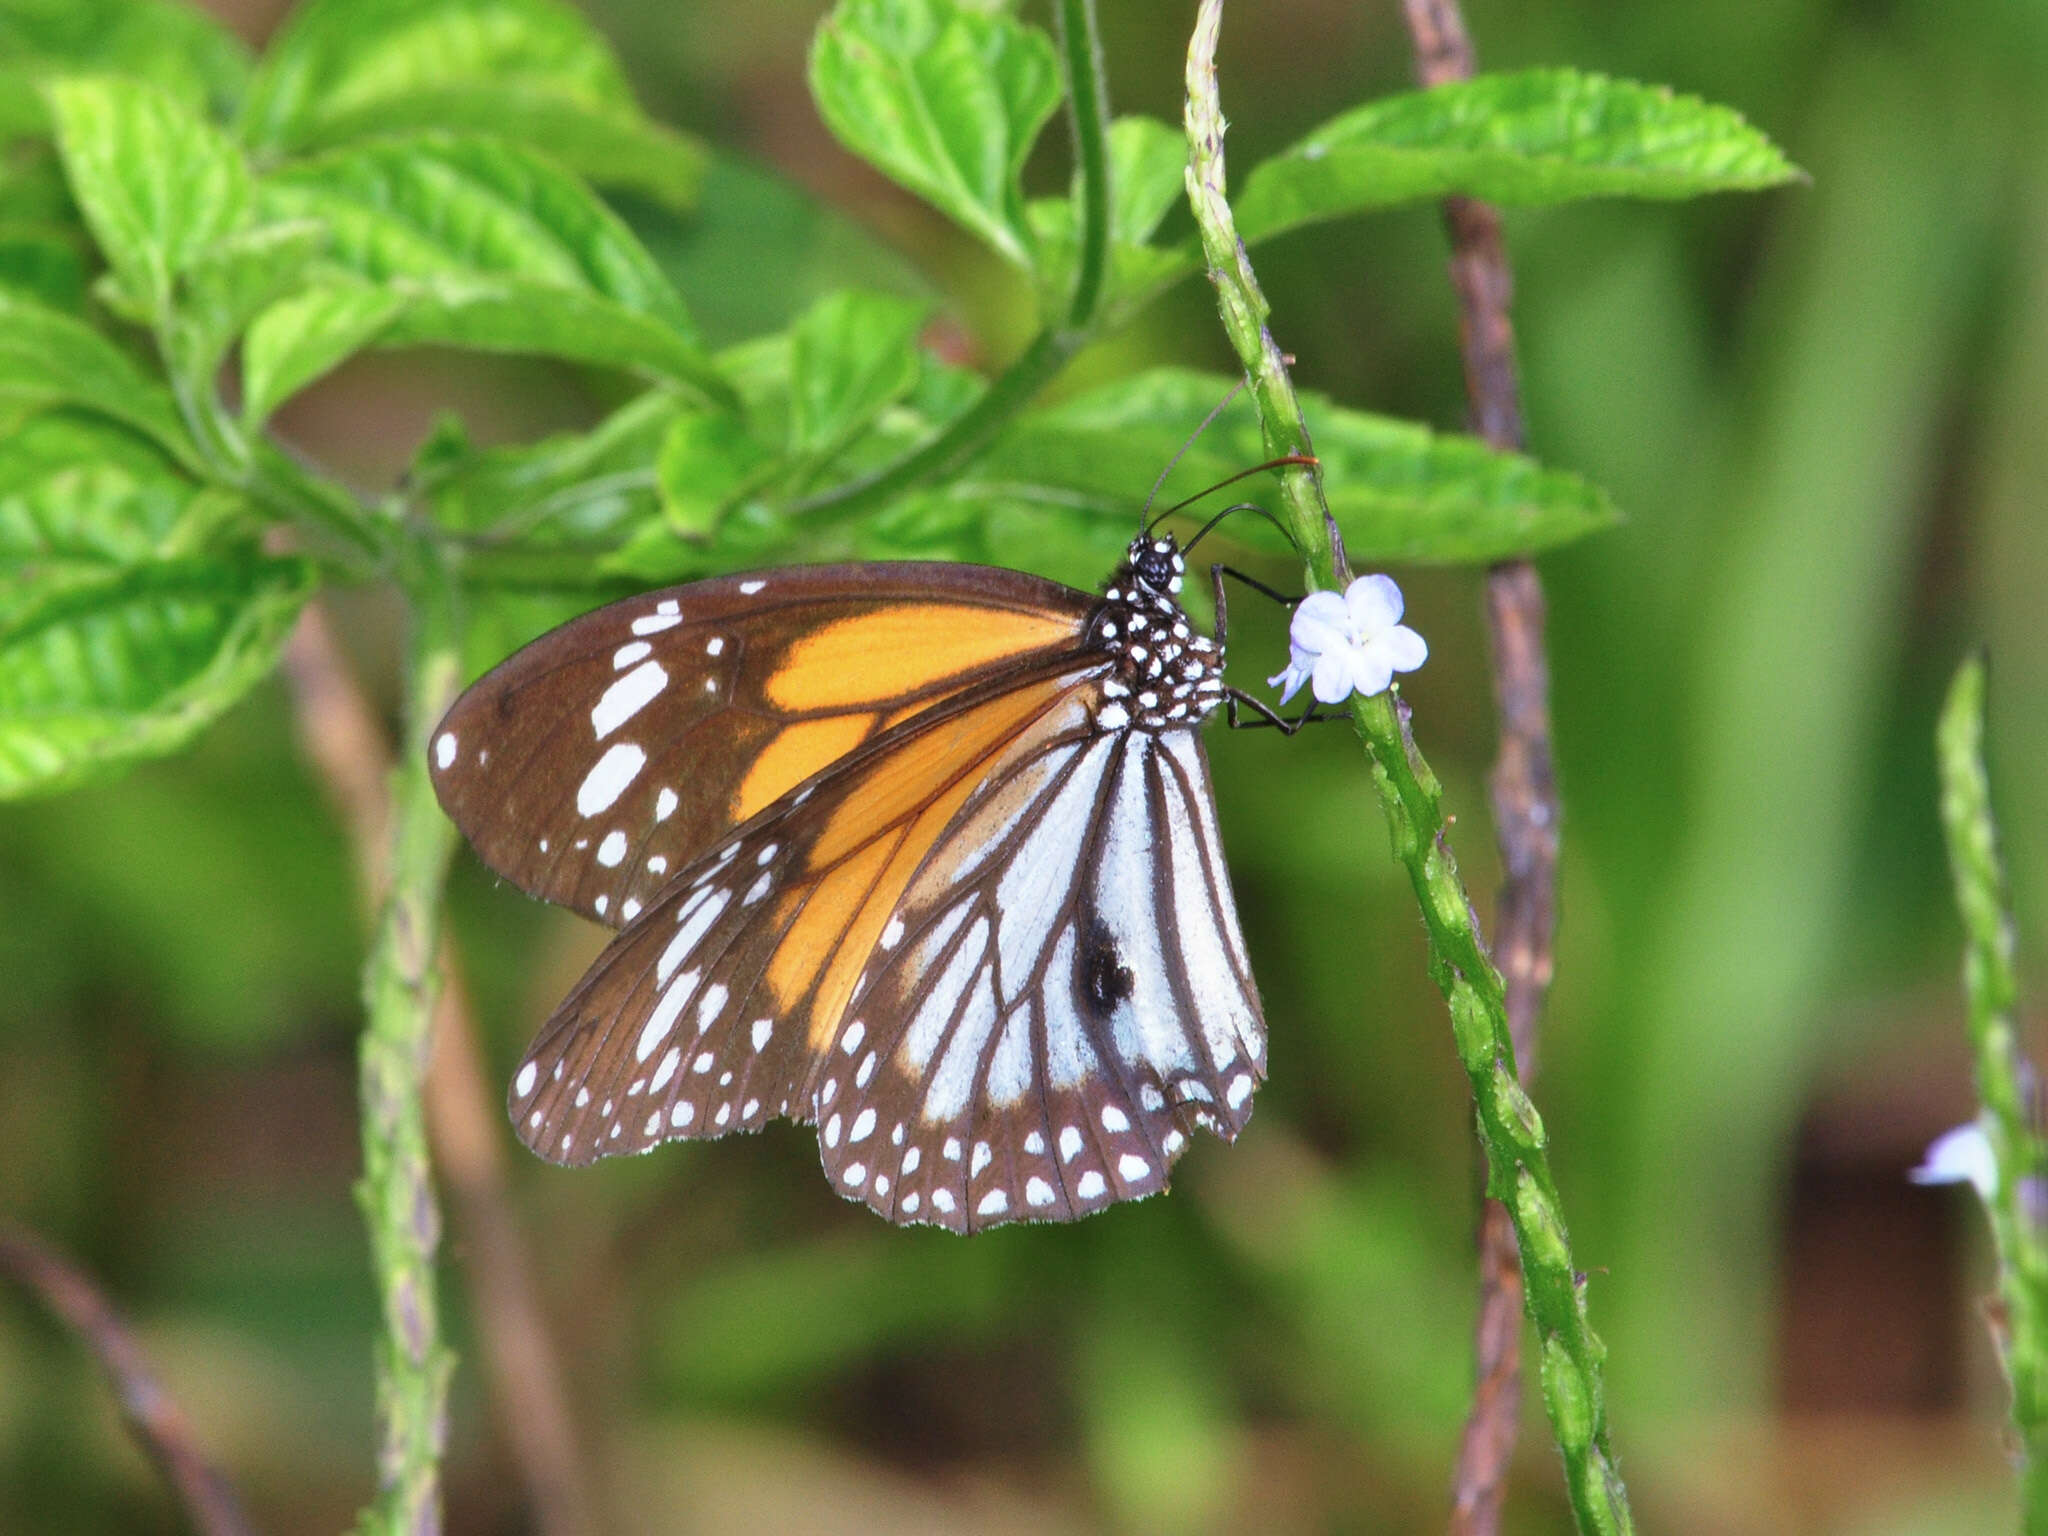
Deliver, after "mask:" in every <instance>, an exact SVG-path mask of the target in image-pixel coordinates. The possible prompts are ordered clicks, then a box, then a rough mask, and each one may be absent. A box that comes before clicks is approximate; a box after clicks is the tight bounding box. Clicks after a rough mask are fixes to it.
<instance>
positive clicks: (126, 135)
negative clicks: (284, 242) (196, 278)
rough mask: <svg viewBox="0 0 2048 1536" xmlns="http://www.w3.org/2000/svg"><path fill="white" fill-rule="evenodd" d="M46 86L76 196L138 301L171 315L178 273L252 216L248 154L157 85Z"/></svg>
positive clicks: (111, 80)
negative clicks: (244, 161)
mask: <svg viewBox="0 0 2048 1536" xmlns="http://www.w3.org/2000/svg"><path fill="white" fill-rule="evenodd" d="M45 91H46V95H47V98H48V100H49V104H50V115H51V118H52V121H53V125H54V127H55V130H56V135H57V149H58V153H59V154H60V155H61V156H62V157H63V160H64V170H65V174H66V175H67V176H68V177H69V178H70V181H71V192H72V195H73V196H74V197H75V198H77V200H78V206H79V210H80V212H82V213H83V214H84V215H85V222H86V224H87V226H88V227H89V228H90V229H91V230H92V232H93V237H94V238H95V239H97V240H98V241H99V244H100V249H101V250H102V251H104V252H105V253H106V257H107V263H108V265H109V266H111V267H112V268H113V270H114V272H115V274H116V276H117V278H118V279H119V281H120V284H121V287H122V289H123V290H124V292H125V294H126V295H127V297H128V298H129V299H130V300H131V301H132V302H133V303H135V304H136V305H138V306H140V307H141V308H142V310H143V311H144V312H145V313H147V314H148V315H149V316H151V318H152V319H157V320H161V319H163V318H165V317H167V316H168V315H169V314H170V311H171V301H172V283H173V281H174V280H175V279H176V278H177V277H178V276H179V274H180V273H182V272H183V271H184V270H185V269H186V267H188V266H189V265H190V264H191V263H192V261H193V259H194V258H195V257H196V256H197V255H198V254H199V253H200V252H201V251H203V250H205V249H206V248H207V247H208V246H210V245H211V244H213V243H214V242H215V241H216V240H219V239H220V238H221V237H222V236H224V235H227V234H229V233H231V232H232V231H233V230H234V229H236V228H237V227H238V226H239V225H240V224H241V222H242V220H243V218H244V217H245V215H246V214H247V211H248V206H249V173H248V169H247V167H246V166H244V165H243V163H242V156H241V152H240V151H239V150H237V149H236V148H235V146H234V145H233V144H232V143H230V142H229V141H228V139H227V138H226V137H225V136H224V135H223V134H221V133H220V132H219V131H218V130H217V129H215V128H214V127H213V126H212V125H211V124H209V123H207V122H206V121H205V120H204V119H203V118H201V117H199V116H198V115H197V114H196V113H194V112H193V111H192V110H191V109H190V108H189V107H187V106H185V105H183V104H182V103H180V102H179V101H177V100H176V99H175V98H174V97H172V96H170V95H169V94H168V93H166V92H164V91H163V90H160V89H159V88H158V87H156V86H154V85H147V84H143V83H141V82H138V81H134V80H123V79H119V78H116V77H113V76H100V77H93V78H83V77H73V78H67V79H62V80H56V81H53V82H51V83H50V85H49V86H47V87H46V88H45Z"/></svg>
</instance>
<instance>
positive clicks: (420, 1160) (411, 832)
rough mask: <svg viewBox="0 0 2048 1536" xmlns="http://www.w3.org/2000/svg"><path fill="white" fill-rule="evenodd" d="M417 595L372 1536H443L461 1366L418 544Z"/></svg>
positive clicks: (380, 1019)
mask: <svg viewBox="0 0 2048 1536" xmlns="http://www.w3.org/2000/svg"><path fill="white" fill-rule="evenodd" d="M409 556H410V559H411V562H412V567H413V568H412V569H411V570H409V571H408V572H407V573H406V578H407V579H406V583H405V585H406V589H407V592H408V595H409V596H410V597H411V599H412V608H413V622H414V624H415V625H416V626H417V632H416V634H415V636H414V639H413V647H412V659H411V665H410V674H409V678H408V693H409V697H408V699H407V702H406V731H405V738H406V739H405V752H404V756H403V757H402V758H401V759H400V761H399V765H398V768H397V771H396V773H395V774H394V776H393V782H392V821H391V845H390V887H389V890H388V893H387V895H386V896H385V899H384V907H383V911H382V913H381V915H380V917H379V920H378V924H377V933H376V937H375V940H374V942H373V944H372V947H371V950H370V957H369V961H368V963H367V965H366V968H365V974H364V998H365V1003H366V1005H367V1008H368V1014H369V1018H368V1024H367V1026H366V1028H365V1030H364V1033H363V1044H362V1060H361V1069H362V1096H363V1106H362V1114H363V1178H362V1183H361V1184H360V1185H359V1186H358V1188H357V1198H358V1200H359V1201H360V1202H361V1204H362V1207H363V1214H364V1217H365V1219H366V1220H367V1222H368V1223H369V1229H370V1252H371V1258H372V1262H373V1263H374V1266H375V1270H376V1280H377V1292H378V1300H379V1303H380V1307H381V1313H382V1318H383V1331H382V1334H381V1336H380V1337H379V1339H378V1341H377V1348H376V1364H377V1484H378V1487H377V1498H376V1501H375V1502H374V1503H373V1504H372V1505H371V1507H370V1508H369V1509H368V1510H367V1511H365V1513H364V1517H363V1524H362V1529H363V1530H364V1532H365V1533H370V1532H374V1533H376V1536H428V1533H431V1532H436V1531H438V1530H439V1529H440V1514H441V1509H440V1505H441V1496H440V1462H441V1452H442V1448H443V1445H444V1444H445V1441H446V1438H447V1395H448V1379H449V1375H450V1373H451V1372H452V1370H453V1367H454V1357H453V1355H452V1354H451V1353H450V1352H449V1350H448V1348H447V1347H446V1346H445V1345H444V1344H443V1343H442V1342H441V1336H440V1324H439V1307H438V1304H437V1302H436V1300H435V1282H434V1253H435V1249H436V1247H437V1246H438V1244H439V1242H440V1236H441V1217H440V1212H439V1209H438V1206H437V1205H436V1202H435V1197H434V1186H433V1178H432V1170H431V1167H430V1164H429V1161H428V1155H427V1130H426V1115H425V1111H424V1108H423V1102H422V1091H423V1086H424V1083H425V1078H426V1071H427V1060H428V1055H429V1052H430V1050H431V1048H432V1044H433V1032H432V1024H433V1018H434V1000H435V995H436V993H437V991H438V987H439V978H438V974H437V971H436V968H435V965H434V955H435V950H436V945H437V940H438V936H439V928H440V902H441V886H442V879H443V876H444V874H445V873H446V870H447V867H448V860H449V856H450V854H451V853H452V852H453V850H454V843H455V830H454V828H453V827H452V826H451V825H450V823H449V821H448V818H447V817H445V816H443V815H442V814H441V808H440V806H439V804H438V803H436V801H435V798H434V789H433V785H432V783H431V782H430V781H429V779H428V777H427V752H428V749H429V738H430V737H431V735H432V733H433V729H434V727H435V725H436V724H437V723H438V722H439V720H440V718H441V716H442V715H443V713H445V712H446V710H447V708H448V705H449V703H450V702H451V701H452V700H453V699H454V697H455V692H456V688H457V685H458V684H459V682H460V681H461V662H460V656H459V652H458V650H457V647H456V643H455V622H454V614H453V598H452V589H451V586H450V583H449V581H448V579H447V577H446V574H445V572H443V571H442V570H441V569H440V567H439V564H438V558H437V556H436V555H435V554H434V553H433V552H431V551H430V550H427V549H426V548H424V547H423V546H415V547H414V548H413V549H412V550H411V551H410V552H409Z"/></svg>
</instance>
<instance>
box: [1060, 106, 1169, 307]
mask: <svg viewBox="0 0 2048 1536" xmlns="http://www.w3.org/2000/svg"><path fill="white" fill-rule="evenodd" d="M1187 163H1188V146H1187V139H1186V138H1185V137H1184V136H1183V134H1182V133H1181V130H1180V129H1178V128H1170V127H1168V126H1167V125H1166V124H1165V123H1162V122H1160V121H1158V120H1157V119H1156V118H1150V117H1120V118H1118V119H1117V120H1116V121H1115V122H1114V123H1112V124H1110V129H1109V187H1110V207H1109V215H1110V222H1109V233H1110V252H1109V254H1110V294H1111V297H1112V299H1113V300H1114V299H1117V298H1121V297H1127V296H1129V295H1133V294H1139V293H1147V292H1150V291H1151V290H1152V289H1153V288H1155V287H1157V286H1158V285H1159V283H1160V282H1161V281H1162V280H1164V279H1165V278H1167V277H1168V276H1174V277H1178V276H1183V275H1185V274H1186V273H1187V272H1189V271H1191V270H1192V269H1193V263H1192V262H1191V260H1190V259H1189V257H1188V254H1187V253H1186V252H1185V251H1182V250H1173V249H1162V248H1160V247H1157V246H1151V245H1147V244H1146V243H1145V242H1146V241H1148V240H1150V239H1151V238H1152V235H1153V233H1154V232H1155V231H1156V230H1157V229H1158V228H1159V222H1160V220H1162V219H1164V218H1165V217H1166V215H1167V213H1168V212H1169V211H1170V210H1171V209H1172V208H1173V207H1174V205H1175V204H1176V203H1177V202H1179V200H1180V198H1181V196H1182V193H1183V191H1184V187H1185V177H1186V174H1187ZM1030 216H1031V228H1032V231H1033V233H1034V234H1035V235H1036V236H1037V238H1038V252H1039V256H1038V270H1039V278H1040V281H1041V284H1042V286H1043V287H1044V288H1045V290H1046V291H1047V292H1049V293H1052V294H1055V295H1058V294H1064V293H1066V292H1067V291H1068V290H1069V289H1070V288H1071V287H1072V286H1073V282H1074V262H1075V260H1076V259H1077V253H1076V248H1075V241H1074V202H1073V199H1072V198H1071V197H1046V198H1039V199H1036V200H1034V201H1033V202H1032V203H1031V205H1030Z"/></svg>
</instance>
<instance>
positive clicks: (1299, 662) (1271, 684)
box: [1266, 651, 1312, 704]
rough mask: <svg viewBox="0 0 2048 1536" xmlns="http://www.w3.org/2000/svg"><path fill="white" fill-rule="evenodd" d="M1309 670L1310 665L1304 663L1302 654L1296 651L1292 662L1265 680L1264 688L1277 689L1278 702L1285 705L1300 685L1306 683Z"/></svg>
mask: <svg viewBox="0 0 2048 1536" xmlns="http://www.w3.org/2000/svg"><path fill="white" fill-rule="evenodd" d="M1311 669H1312V664H1311V663H1308V662H1305V661H1304V660H1303V659H1302V654H1301V653H1300V652H1299V651H1297V652H1296V653H1295V655H1294V659H1293V660H1291V661H1289V662H1288V663H1287V665H1286V666H1284V667H1282V668H1281V669H1280V670H1279V671H1278V672H1275V673H1274V674H1273V675H1272V676H1271V677H1269V678H1267V679H1266V686H1267V687H1268V688H1278V689H1279V690H1280V702H1281V703H1282V704H1285V703H1286V702H1287V701H1288V700H1289V699H1291V698H1293V697H1294V695H1295V694H1296V693H1297V692H1298V691H1299V690H1300V688H1301V685H1302V684H1303V683H1305V682H1307V681H1308V675H1309V672H1310V670H1311Z"/></svg>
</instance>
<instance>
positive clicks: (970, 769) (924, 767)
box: [810, 677, 1072, 869]
mask: <svg viewBox="0 0 2048 1536" xmlns="http://www.w3.org/2000/svg"><path fill="white" fill-rule="evenodd" d="M1071 686H1072V683H1071V681H1070V679H1068V678H1065V677H1053V678H1048V679H1047V680H1046V681H1044V682H1042V683H1035V684H1033V685H1031V686H1030V687H1026V688H1015V689H1012V690H1011V691H1010V692H1008V693H1001V694H997V695H996V696H995V697H994V698H991V699H987V700H985V701H983V702H982V703H979V704H977V705H975V706H974V707H973V708H972V709H968V710H964V711H962V712H961V713H960V714H957V715H954V716H953V717H952V718H951V719H948V720H945V721H941V722H937V723H934V724H933V725H932V726H931V727H929V728H928V729H926V730H922V731H918V732H916V733H914V734H913V735H911V737H910V738H909V739H908V740H906V741H904V742H902V743H901V744H899V745H897V746H896V747H894V749H893V750H890V751H887V752H884V753H883V754H882V755H881V756H879V757H877V758H874V759H873V760H872V761H870V762H869V763H867V764H865V765H864V766H863V767H862V768H861V770H860V771H859V776H858V780H857V782H856V783H854V784H851V785H849V786H847V787H846V790H845V792H844V793H842V794H841V795H840V796H839V803H838V804H837V805H836V806H834V807H833V810H832V814H831V817H830V818H829V819H828V820H827V821H826V823H825V826H824V829H823V830H822V831H821V832H820V833H819V834H818V840H817V841H816V842H815V843H813V844H812V845H811V849H810V867H811V868H812V869H824V868H829V867H830V866H832V865H834V864H836V863H838V862H839V861H840V860H841V859H843V858H845V857H846V856H847V855H848V854H849V853H851V852H852V851H853V850H854V849H856V848H858V847H860V846H861V845H862V844H863V843H866V842H868V841H870V840H871V839H872V838H874V837H875V836H876V835H877V834H878V833H879V832H881V831H882V830H883V829H885V828H888V827H893V826H895V825H897V824H898V823H899V822H902V821H904V820H906V819H908V818H909V817H911V816H912V815H915V814H916V813H918V812H919V811H921V810H922V809H923V808H924V807H925V806H926V805H927V804H929V803H930V802H931V801H933V800H935V799H937V798H938V797H939V796H940V795H942V794H943V793H945V791H946V790H947V789H949V788H950V787H951V786H952V785H954V784H955V783H957V782H958V781H960V780H962V779H966V780H970V781H975V782H978V781H979V780H980V779H981V777H982V776H983V774H984V773H985V772H986V769H987V764H988V763H989V761H990V760H991V759H992V758H993V757H994V756H995V755H996V754H997V753H998V752H1000V751H1001V750H1002V749H1003V748H1004V747H1007V746H1008V745H1009V744H1010V742H1011V741H1012V740H1014V739H1015V738H1016V737H1017V736H1018V735H1019V734H1020V733H1021V732H1022V731H1023V730H1024V728H1025V727H1026V726H1027V725H1028V724H1029V723H1030V722H1031V721H1032V720H1033V719H1034V718H1036V717H1037V716H1038V715H1041V714H1043V713H1044V712H1045V711H1046V710H1047V709H1048V708H1049V707H1051V705H1052V703H1053V701H1054V700H1055V699H1056V698H1057V697H1058V696H1059V695H1061V694H1062V693H1065V692H1066V691H1067V689H1068V688H1069V687H1071Z"/></svg>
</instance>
